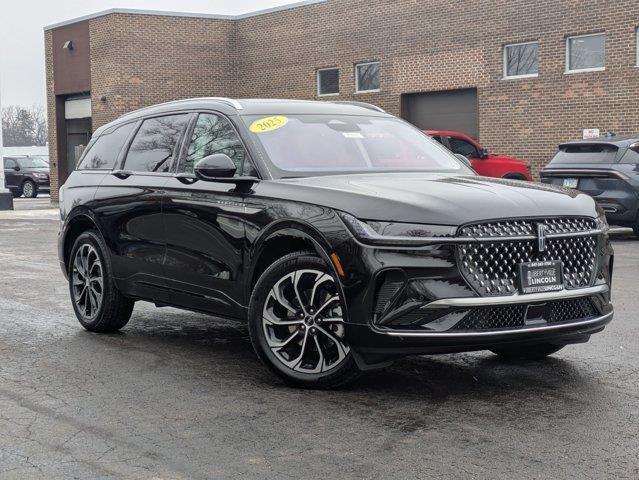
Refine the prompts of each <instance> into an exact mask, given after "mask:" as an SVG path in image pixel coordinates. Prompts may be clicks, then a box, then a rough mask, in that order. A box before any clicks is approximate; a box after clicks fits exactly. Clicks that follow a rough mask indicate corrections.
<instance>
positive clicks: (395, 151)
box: [243, 115, 472, 177]
mask: <svg viewBox="0 0 639 480" xmlns="http://www.w3.org/2000/svg"><path fill="white" fill-rule="evenodd" d="M243 120H244V122H245V124H246V126H247V127H248V129H249V130H250V131H251V132H252V133H251V135H252V136H253V138H254V139H256V140H257V141H258V143H259V144H260V145H261V146H262V147H263V149H264V150H265V152H266V154H267V156H268V159H269V161H270V163H271V164H272V166H274V167H275V169H276V170H278V172H276V173H279V176H280V177H295V176H304V175H318V174H322V173H324V174H329V173H353V172H361V173H367V172H388V171H396V172H397V171H428V172H457V173H464V174H471V173H472V172H471V171H470V170H469V169H468V168H467V167H465V166H463V165H462V164H461V162H460V161H459V160H458V159H457V158H455V157H454V156H453V155H452V154H451V153H450V152H449V151H448V150H446V149H445V148H444V147H443V146H441V145H440V144H439V143H437V142H436V141H434V140H432V139H431V138H429V137H428V136H426V135H425V134H424V133H422V132H421V131H419V130H417V129H416V128H414V127H412V126H410V125H409V124H407V123H405V122H403V121H401V120H398V119H396V118H388V117H366V116H355V115H286V116H284V115H276V116H263V115H262V116H256V115H249V116H245V117H243Z"/></svg>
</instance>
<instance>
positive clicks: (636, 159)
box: [619, 148, 639, 165]
mask: <svg viewBox="0 0 639 480" xmlns="http://www.w3.org/2000/svg"><path fill="white" fill-rule="evenodd" d="M619 163H631V164H633V165H639V152H636V151H635V150H632V149H631V148H629V149H628V150H626V153H624V154H623V157H621V161H620V162H619Z"/></svg>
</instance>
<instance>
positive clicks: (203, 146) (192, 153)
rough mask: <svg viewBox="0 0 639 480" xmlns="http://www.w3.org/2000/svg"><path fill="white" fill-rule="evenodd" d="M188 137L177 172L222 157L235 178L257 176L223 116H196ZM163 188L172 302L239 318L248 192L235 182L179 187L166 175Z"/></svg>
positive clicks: (177, 179) (248, 210)
mask: <svg viewBox="0 0 639 480" xmlns="http://www.w3.org/2000/svg"><path fill="white" fill-rule="evenodd" d="M187 138H188V140H187V142H185V148H184V149H183V152H182V156H181V160H180V162H179V165H178V166H177V168H176V173H178V174H192V173H193V170H194V166H195V164H197V162H198V161H200V160H201V159H202V158H204V157H206V156H208V155H213V154H216V153H224V154H226V155H228V156H229V157H230V158H231V159H232V160H233V162H234V163H235V165H236V168H237V172H236V176H241V175H245V176H256V175H257V173H256V171H255V169H254V168H253V166H252V163H251V160H250V158H249V156H248V154H247V150H246V148H245V147H244V145H243V143H242V141H241V139H240V136H239V134H238V133H237V131H236V129H235V127H234V125H233V124H232V122H231V121H230V120H229V118H228V117H226V116H224V115H223V114H221V113H218V112H201V113H200V114H199V115H198V116H197V118H195V119H193V121H192V125H191V127H190V129H189V133H188V135H187ZM165 189H166V195H165V197H164V205H163V211H164V218H165V221H166V235H167V237H166V242H167V252H166V261H165V266H166V273H167V276H168V279H167V282H168V284H169V286H170V288H171V295H172V303H174V304H177V305H183V306H187V307H189V308H193V309H196V310H204V311H209V312H214V313H218V314H221V315H225V316H231V317H241V316H242V315H243V314H244V311H243V303H244V302H243V300H244V299H243V288H242V286H243V275H244V264H243V260H244V254H245V250H246V238H245V237H246V234H245V222H246V220H247V217H248V216H249V215H250V214H251V210H250V209H249V207H248V206H247V204H246V197H247V196H250V194H249V193H241V192H239V191H237V190H238V189H237V188H236V186H235V185H234V184H229V183H218V182H204V181H201V180H200V181H196V182H195V183H192V184H184V183H183V182H182V181H180V179H179V178H178V177H171V178H170V179H169V181H168V183H167V184H166V185H165Z"/></svg>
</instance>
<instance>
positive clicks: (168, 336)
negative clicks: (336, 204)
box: [0, 198, 639, 479]
mask: <svg viewBox="0 0 639 480" xmlns="http://www.w3.org/2000/svg"><path fill="white" fill-rule="evenodd" d="M36 202H41V205H39V207H40V208H42V207H46V205H47V204H48V198H47V199H42V200H40V199H39V200H36ZM16 208H17V210H16V211H15V212H0V478H2V479H28V478H43V479H52V478H64V479H67V478H81V479H89V478H109V479H110V478H114V479H115V478H118V479H119V478H140V479H151V478H153V479H208V478H224V479H230V478H243V479H244V478H248V479H252V478H254V479H264V478H276V479H288V478H292V479H293V478H294V479H299V478H342V479H343V478H358V479H359V478H371V479H379V478H385V479H386V478H397V479H410V478H415V479H417V478H419V479H424V478H509V479H511V478H517V479H528V478H531V479H532V478H597V479H600V478H632V479H636V478H639V318H638V316H637V311H638V310H639V295H638V294H637V292H638V291H639V289H638V287H639V275H638V274H637V272H638V271H639V241H637V240H634V238H633V237H631V236H630V235H628V234H627V233H620V234H616V235H615V240H614V246H615V250H616V259H615V270H616V272H615V279H614V285H613V298H614V303H615V307H616V317H615V320H614V321H613V323H612V324H611V325H610V326H609V327H608V328H607V329H606V330H605V331H604V332H603V333H601V334H599V335H597V336H595V337H593V339H592V340H591V342H590V343H588V344H584V345H577V346H571V347H568V348H566V349H565V350H563V351H561V352H559V353H558V354H556V355H555V356H553V357H551V358H549V359H547V360H546V361H541V362H533V363H528V364H513V363H510V364H509V363H502V362H500V361H498V360H497V359H496V357H494V356H493V355H492V354H490V353H488V352H481V353H473V354H460V355H439V356H432V357H414V358H408V359H405V360H402V361H400V362H398V363H396V364H395V365H394V366H392V367H390V368H388V369H386V370H383V371H377V372H372V373H369V374H367V375H365V376H364V378H363V379H361V380H360V381H359V382H357V383H356V384H354V385H352V386H350V387H348V388H347V389H344V390H340V391H334V392H317V391H301V390H294V389H291V388H288V387H286V386H284V385H283V384H282V383H281V382H280V381H279V380H277V379H275V378H274V377H273V376H272V375H271V374H269V373H268V372H267V370H266V368H264V367H263V366H262V365H261V364H260V363H259V362H258V360H257V359H256V357H255V356H254V354H253V351H252V348H251V345H250V342H249V339H248V333H247V330H246V328H245V327H244V326H243V325H239V324H236V323H232V322H228V321H224V320H219V319H215V318H211V317H207V316H204V315H199V314H193V313H186V312H181V311H178V310H174V309H168V308H167V309H156V308H155V307H153V306H151V305H148V304H143V303H138V304H137V305H136V308H135V311H134V314H133V318H132V320H131V322H130V323H129V324H128V325H127V327H125V328H124V329H123V330H122V332H121V333H120V334H114V335H97V334H91V333H88V332H86V331H84V330H83V329H82V328H81V327H80V325H79V324H78V323H77V321H76V319H75V317H74V315H73V311H72V308H71V305H70V302H69V300H68V291H67V286H66V283H65V281H64V278H63V276H62V274H61V272H60V270H59V267H58V264H57V258H56V246H55V241H56V233H57V229H58V220H57V217H56V212H55V211H53V210H48V211H47V210H41V209H38V208H37V206H36V204H35V202H33V201H27V200H24V199H19V200H18V201H16Z"/></svg>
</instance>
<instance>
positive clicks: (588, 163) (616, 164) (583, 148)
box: [541, 135, 639, 236]
mask: <svg viewBox="0 0 639 480" xmlns="http://www.w3.org/2000/svg"><path fill="white" fill-rule="evenodd" d="M541 181H542V182H544V183H550V184H553V185H560V186H564V187H569V188H575V189H578V190H580V191H582V192H584V193H587V194H588V195H590V196H592V197H593V198H594V199H595V201H596V202H597V203H598V204H599V205H600V206H601V208H603V210H604V211H605V212H606V217H607V219H608V222H609V223H611V224H614V225H619V226H622V227H631V228H633V229H634V231H635V234H636V235H637V236H639V136H637V135H635V136H629V137H616V136H610V137H600V138H596V139H592V140H576V141H574V142H567V143H564V144H562V145H559V151H558V152H557V153H556V154H555V156H554V157H553V159H552V160H551V161H550V163H549V164H548V165H547V166H546V168H544V169H543V170H542V171H541Z"/></svg>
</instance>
